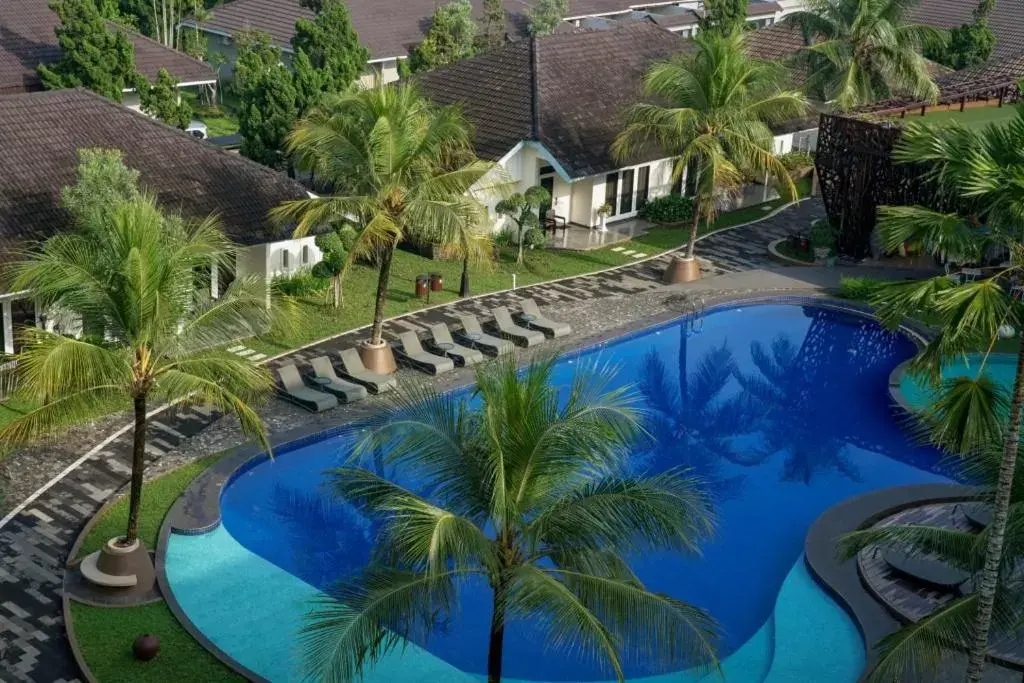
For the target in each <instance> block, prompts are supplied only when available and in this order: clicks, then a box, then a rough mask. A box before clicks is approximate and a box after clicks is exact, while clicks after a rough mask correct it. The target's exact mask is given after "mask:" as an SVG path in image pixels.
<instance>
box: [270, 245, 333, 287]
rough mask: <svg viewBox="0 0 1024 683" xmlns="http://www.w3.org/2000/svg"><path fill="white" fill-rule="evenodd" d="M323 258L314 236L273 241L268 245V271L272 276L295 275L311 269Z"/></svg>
mask: <svg viewBox="0 0 1024 683" xmlns="http://www.w3.org/2000/svg"><path fill="white" fill-rule="evenodd" d="M322 258H323V253H322V252H321V251H320V249H319V248H318V247H317V246H316V242H315V238H313V237H300V238H298V239H293V240H285V241H283V242H273V243H271V244H268V245H267V273H269V275H270V277H274V276H276V275H284V276H287V275H295V274H296V273H299V272H301V271H303V270H309V269H310V268H312V267H313V265H314V264H316V263H319V262H320V259H322Z"/></svg>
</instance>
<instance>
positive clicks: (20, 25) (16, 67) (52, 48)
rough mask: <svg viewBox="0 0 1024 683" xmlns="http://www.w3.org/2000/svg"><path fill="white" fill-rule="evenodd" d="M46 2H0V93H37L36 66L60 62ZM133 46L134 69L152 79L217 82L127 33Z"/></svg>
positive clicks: (183, 58)
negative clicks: (165, 75)
mask: <svg viewBox="0 0 1024 683" xmlns="http://www.w3.org/2000/svg"><path fill="white" fill-rule="evenodd" d="M57 23H58V22H57V15H56V14H54V12H53V10H51V9H50V8H49V7H48V6H47V3H46V0H3V1H2V2H0V94H4V93H11V92H26V91H29V90H38V89H39V88H40V87H41V84H40V82H39V75H38V73H36V67H37V66H39V65H40V64H41V63H49V62H55V61H57V60H58V59H60V48H59V47H58V46H57V36H56V34H55V33H54V32H53V30H54V28H56V26H57ZM128 35H129V37H130V38H131V40H132V43H134V45H135V66H136V68H138V70H139V72H141V73H142V74H143V75H144V76H146V77H147V78H149V79H150V80H153V79H154V78H156V74H157V72H158V71H159V70H160V69H161V68H164V69H167V70H168V71H169V72H170V73H171V75H172V76H174V77H175V78H176V79H177V80H178V81H180V82H182V83H189V82H192V83H195V82H201V83H210V82H214V81H216V76H215V74H214V71H213V69H211V68H210V67H209V66H207V65H206V64H203V63H202V62H200V61H198V60H195V59H192V58H191V57H189V56H188V55H186V54H183V53H181V52H178V51H176V50H172V49H170V48H168V47H164V46H163V45H160V44H159V43H157V42H155V41H152V40H150V39H149V38H146V37H145V36H142V35H139V34H138V33H134V32H131V31H129V32H128Z"/></svg>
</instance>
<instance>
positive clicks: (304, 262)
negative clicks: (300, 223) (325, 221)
mask: <svg viewBox="0 0 1024 683" xmlns="http://www.w3.org/2000/svg"><path fill="white" fill-rule="evenodd" d="M308 264H309V245H308V244H303V245H302V265H304V266H305V265H308Z"/></svg>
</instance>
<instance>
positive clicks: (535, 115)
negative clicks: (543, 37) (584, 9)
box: [530, 36, 540, 142]
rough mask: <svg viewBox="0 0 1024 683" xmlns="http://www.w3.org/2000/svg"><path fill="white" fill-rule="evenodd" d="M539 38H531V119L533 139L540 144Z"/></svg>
mask: <svg viewBox="0 0 1024 683" xmlns="http://www.w3.org/2000/svg"><path fill="white" fill-rule="evenodd" d="M538 47H539V41H538V40H537V36H530V103H531V111H530V119H531V121H532V124H533V125H532V131H531V133H532V135H533V139H534V140H536V141H537V142H540V83H539V81H540V54H539V50H538Z"/></svg>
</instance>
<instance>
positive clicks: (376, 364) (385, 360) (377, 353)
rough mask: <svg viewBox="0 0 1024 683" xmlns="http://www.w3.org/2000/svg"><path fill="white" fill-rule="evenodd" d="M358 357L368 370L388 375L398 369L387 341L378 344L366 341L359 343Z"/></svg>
mask: <svg viewBox="0 0 1024 683" xmlns="http://www.w3.org/2000/svg"><path fill="white" fill-rule="evenodd" d="M359 357H360V358H362V359H363V365H365V366H366V369H367V370H369V371H370V372H376V373H380V374H381V375H390V374H392V373H394V372H395V371H396V370H398V364H397V363H395V354H394V353H392V351H391V347H390V346H388V343H387V342H382V343H381V344H380V345H375V344H371V343H370V342H368V341H367V342H363V343H362V344H360V345H359Z"/></svg>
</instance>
